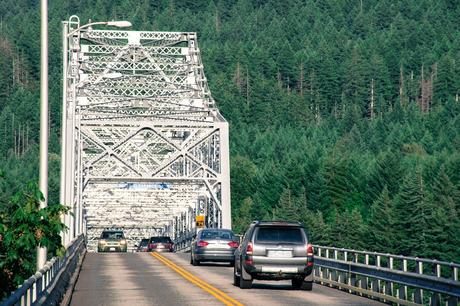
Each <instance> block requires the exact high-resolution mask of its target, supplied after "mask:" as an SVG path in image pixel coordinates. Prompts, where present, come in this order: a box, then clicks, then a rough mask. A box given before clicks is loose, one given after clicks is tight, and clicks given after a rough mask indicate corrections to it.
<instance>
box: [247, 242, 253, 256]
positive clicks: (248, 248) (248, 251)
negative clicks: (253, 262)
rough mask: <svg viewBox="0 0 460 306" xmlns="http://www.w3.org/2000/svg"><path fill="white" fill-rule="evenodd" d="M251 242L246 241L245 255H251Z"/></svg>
mask: <svg viewBox="0 0 460 306" xmlns="http://www.w3.org/2000/svg"><path fill="white" fill-rule="evenodd" d="M252 251H253V250H252V242H249V243H248V246H247V247H246V254H247V255H252Z"/></svg>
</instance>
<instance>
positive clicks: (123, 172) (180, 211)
mask: <svg viewBox="0 0 460 306" xmlns="http://www.w3.org/2000/svg"><path fill="white" fill-rule="evenodd" d="M63 39H64V48H63V49H64V51H63V52H64V53H63V58H64V65H63V67H64V68H63V75H64V86H63V110H65V111H64V112H63V119H62V126H63V129H62V139H63V142H62V168H61V169H63V170H62V172H61V203H65V204H66V205H69V206H70V207H71V211H72V213H73V214H69V215H67V216H66V217H65V223H66V224H67V226H68V227H69V229H70V231H69V232H68V233H67V234H65V236H64V242H65V244H66V245H67V244H68V243H69V242H70V241H71V239H73V238H74V237H76V236H78V235H79V234H80V233H84V234H85V235H86V237H87V240H88V247H89V248H90V249H92V248H94V247H95V238H98V237H99V235H100V233H101V231H102V230H103V229H105V228H121V229H123V230H124V231H125V234H126V235H127V237H128V239H129V243H130V244H131V245H133V244H134V243H135V242H137V241H139V240H140V239H141V238H144V237H150V236H153V235H158V234H161V235H163V234H165V235H170V236H172V237H173V239H175V240H180V239H181V238H182V237H185V236H187V235H188V234H189V233H190V232H192V231H193V230H194V227H195V216H196V215H204V216H205V220H206V221H205V222H206V226H207V227H218V228H220V227H224V228H231V216H230V175H229V144H228V142H229V140H228V137H229V135H228V123H227V122H226V121H225V119H224V118H223V117H222V116H221V114H220V113H219V110H218V109H217V108H216V103H215V101H214V99H213V97H212V96H211V92H210V90H209V86H208V82H207V80H206V77H205V75H204V71H203V64H202V62H201V56H200V49H199V48H198V44H197V37H196V33H189V32H144V31H108V30H94V29H92V28H87V29H85V30H83V29H80V21H79V19H78V17H76V16H72V17H71V18H70V20H69V22H65V23H64V34H63Z"/></svg>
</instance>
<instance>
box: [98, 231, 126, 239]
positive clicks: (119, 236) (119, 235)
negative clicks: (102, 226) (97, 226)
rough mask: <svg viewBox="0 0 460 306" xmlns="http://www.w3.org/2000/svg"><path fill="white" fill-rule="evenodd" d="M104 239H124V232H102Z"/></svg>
mask: <svg viewBox="0 0 460 306" xmlns="http://www.w3.org/2000/svg"><path fill="white" fill-rule="evenodd" d="M101 238H102V239H123V238H124V236H123V232H102V234H101Z"/></svg>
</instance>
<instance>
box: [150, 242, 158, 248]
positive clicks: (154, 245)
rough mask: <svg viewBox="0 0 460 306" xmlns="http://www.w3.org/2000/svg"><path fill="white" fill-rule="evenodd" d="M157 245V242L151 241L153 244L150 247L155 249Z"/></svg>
mask: <svg viewBox="0 0 460 306" xmlns="http://www.w3.org/2000/svg"><path fill="white" fill-rule="evenodd" d="M156 247H157V244H156V243H151V244H150V245H149V248H150V249H155V248H156Z"/></svg>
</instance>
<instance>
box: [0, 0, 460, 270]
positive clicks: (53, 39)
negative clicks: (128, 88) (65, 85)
mask: <svg viewBox="0 0 460 306" xmlns="http://www.w3.org/2000/svg"><path fill="white" fill-rule="evenodd" d="M38 3H39V2H37V1H28V2H27V1H14V0H2V1H0V165H1V166H2V168H3V169H4V170H5V171H6V172H7V173H8V174H9V175H8V177H6V178H5V179H4V180H0V211H2V212H4V211H6V210H7V209H9V208H8V205H7V203H9V199H10V197H11V196H12V195H13V194H14V193H16V192H18V186H20V182H24V181H28V180H31V179H32V180H37V173H38V167H37V164H38V149H37V143H38V139H39V138H38V137H39V134H38V131H39V126H38V114H39V113H38V103H37V101H38V90H37V88H39V79H38V72H39V62H38V59H39V49H38V48H36V46H38V45H39V37H40V35H39V26H38V25H39V14H38V12H39V6H38ZM49 7H50V12H49V18H50V23H49V27H50V31H49V32H50V57H49V58H50V104H51V105H50V109H51V114H50V120H51V122H50V123H51V131H50V132H51V143H50V153H51V154H50V192H49V195H50V200H49V202H50V203H57V202H58V194H59V192H58V187H59V184H58V181H57V178H59V173H58V171H59V160H58V154H59V151H60V150H59V141H58V139H59V127H60V107H61V100H60V95H61V93H62V90H61V88H60V82H59V80H61V70H62V69H61V68H60V67H61V49H60V48H61V46H60V44H61V32H60V26H61V24H60V21H61V20H65V19H67V18H68V17H69V16H70V15H73V14H76V15H79V16H80V18H81V20H82V23H85V22H86V21H87V20H88V19H90V18H91V19H92V20H97V21H102V20H112V19H113V20H115V19H116V20H119V19H127V20H130V21H132V22H133V24H134V27H133V29H134V30H161V31H196V32H197V33H198V39H199V44H200V50H201V51H202V56H203V62H204V67H205V72H206V77H207V79H208V80H209V85H210V88H211V92H212V94H213V97H214V98H215V99H216V101H217V103H218V107H219V110H220V111H221V112H222V114H223V115H224V116H225V118H227V120H228V121H229V122H230V135H231V138H230V142H231V143H230V149H231V184H232V185H231V192H232V212H233V224H234V228H235V229H236V230H237V231H238V232H242V231H243V230H244V227H245V226H247V224H249V222H250V221H251V220H252V219H271V218H274V217H276V218H289V219H291V218H295V217H297V219H299V220H301V221H303V222H304V223H305V224H306V227H307V229H308V231H309V232H310V235H311V238H312V241H313V242H314V243H324V244H335V245H337V246H346V247H351V248H355V249H356V248H365V249H369V250H380V251H384V252H402V253H404V254H410V255H414V256H430V257H434V258H437V259H447V260H453V261H458V262H460V254H458V250H459V249H460V247H459V242H458V240H456V239H457V238H456V237H460V234H459V233H460V230H459V227H458V226H459V225H458V222H456V219H459V218H458V216H459V214H460V196H459V194H460V193H459V192H460V153H459V151H460V102H459V98H458V95H459V94H460V79H459V78H458V77H456V76H458V75H460V64H459V63H460V47H459V46H460V44H459V37H460V26H459V23H458V15H459V13H460V2H459V1H450V0H439V1H431V0H419V1H394V0H368V1H361V2H360V1H340V0H331V1H314V0H306V1H296V0H287V1H268V2H267V1H260V0H240V1H215V0H200V1H168V0H164V1H163V0H162V1H140V2H139V1H137V2H136V1H132V0H120V1H115V2H114V1H112V2H110V1H96V2H95V3H94V5H88V2H87V1H80V2H79V1H64V0H59V1H52V2H50V4H49ZM96 28H97V27H96ZM13 63H14V65H13ZM422 71H423V73H422ZM422 85H425V86H424V87H423V86H422ZM422 87H423V88H425V89H426V90H427V91H428V96H430V97H431V99H428V106H425V107H422V103H421V100H422V99H421V98H422V90H421V89H422ZM424 94H425V92H424ZM20 131H21V132H20ZM23 131H25V134H26V137H22V136H19V135H23V133H24V132H23ZM19 143H21V144H22V143H24V144H26V145H25V146H22V145H18V144H19ZM442 164H444V168H443V169H444V170H442V171H441V170H440V169H441V168H442V167H441V165H442ZM293 211H295V212H297V215H295V214H293V213H292V212H293ZM455 216H457V217H455Z"/></svg>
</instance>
